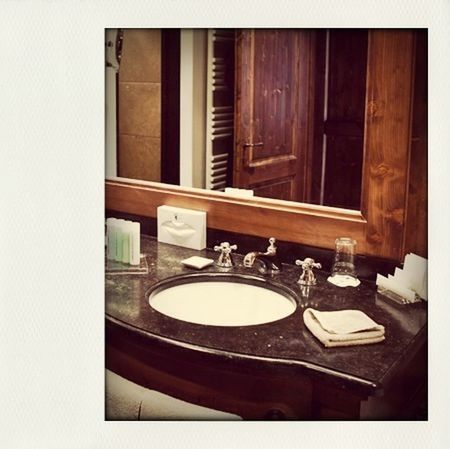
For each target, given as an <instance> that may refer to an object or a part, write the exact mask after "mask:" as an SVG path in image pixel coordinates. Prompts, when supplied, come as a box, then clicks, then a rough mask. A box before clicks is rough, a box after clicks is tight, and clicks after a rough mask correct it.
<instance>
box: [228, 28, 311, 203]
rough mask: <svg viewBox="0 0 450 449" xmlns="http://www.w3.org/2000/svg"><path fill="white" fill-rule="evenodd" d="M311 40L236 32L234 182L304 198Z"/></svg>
mask: <svg viewBox="0 0 450 449" xmlns="http://www.w3.org/2000/svg"><path fill="white" fill-rule="evenodd" d="M310 39H311V33H310V32H309V31H299V30H241V31H240V32H239V34H238V38H237V46H236V119H235V123H236V151H235V161H234V167H235V169H234V182H233V185H235V186H237V187H241V188H250V189H254V190H255V193H256V194H257V195H259V196H270V197H272V198H280V199H288V200H293V201H303V200H304V193H305V182H306V168H305V164H306V160H307V153H308V144H309V140H308V126H309V121H308V117H309V114H308V111H309V107H310V102H309V97H310V61H311V58H310V54H311V51H310V48H311V44H310ZM281 180H282V181H281ZM269 186H277V187H276V188H275V187H269ZM274 195H275V196H274Z"/></svg>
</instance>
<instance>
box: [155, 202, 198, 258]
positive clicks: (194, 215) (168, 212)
mask: <svg viewBox="0 0 450 449" xmlns="http://www.w3.org/2000/svg"><path fill="white" fill-rule="evenodd" d="M157 215H158V242H162V243H169V244H171V245H177V246H182V247H184V248H191V249H197V250H201V249H205V248H206V212H204V211H199V210H192V209H183V208H180V207H173V206H159V207H158V209H157Z"/></svg>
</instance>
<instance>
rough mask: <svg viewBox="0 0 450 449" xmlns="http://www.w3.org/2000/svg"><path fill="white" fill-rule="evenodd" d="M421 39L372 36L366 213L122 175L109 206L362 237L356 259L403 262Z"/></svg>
mask: <svg viewBox="0 0 450 449" xmlns="http://www.w3.org/2000/svg"><path fill="white" fill-rule="evenodd" d="M387 39H389V45H386V44H387ZM415 40H416V39H415V33H414V31H412V30H370V31H369V47H368V63H367V64H368V65H367V67H368V69H367V89H366V108H365V109H366V110H365V133H364V134H365V136H364V165H363V185H362V195H361V211H350V210H345V209H337V208H331V207H325V206H318V205H310V204H299V203H293V202H288V201H279V200H271V199H265V198H254V199H241V198H233V197H230V196H228V195H225V194H224V193H221V192H213V191H207V190H202V189H195V188H184V187H178V186H172V185H165V184H159V183H153V182H146V181H135V180H131V179H123V178H110V179H107V180H106V187H105V188H106V208H107V209H110V210H115V211H120V212H125V213H131V214H136V215H141V216H148V217H156V208H157V207H158V206H160V205H163V204H167V205H171V206H177V207H184V208H192V209H198V210H204V211H206V212H207V213H208V215H207V223H208V227H210V228H215V229H221V230H226V231H230V232H236V233H241V234H247V235H254V236H260V237H270V236H274V237H276V238H277V239H279V240H284V241H291V242H296V243H300V244H306V245H310V246H316V247H320V248H329V249H333V248H334V241H335V239H336V238H337V237H341V236H348V237H352V238H354V239H356V240H357V242H358V246H357V253H358V254H364V255H369V256H377V257H382V258H386V259H394V260H401V259H402V258H403V255H404V253H405V239H406V232H407V228H408V227H407V226H406V220H407V209H408V204H409V194H410V192H409V187H408V183H409V173H410V153H411V151H410V148H411V123H412V109H413V88H414V63H415V61H414V55H415Z"/></svg>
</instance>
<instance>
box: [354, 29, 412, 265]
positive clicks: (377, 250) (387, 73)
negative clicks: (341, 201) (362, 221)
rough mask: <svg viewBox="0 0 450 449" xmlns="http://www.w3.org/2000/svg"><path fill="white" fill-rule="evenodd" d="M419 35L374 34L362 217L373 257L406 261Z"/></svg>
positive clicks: (370, 51)
mask: <svg viewBox="0 0 450 449" xmlns="http://www.w3.org/2000/svg"><path fill="white" fill-rule="evenodd" d="M413 42H414V34H413V32H412V31H408V30H376V31H371V32H370V33H369V54H368V70H367V71H368V74H367V77H368V79H367V103H366V123H365V129H366V133H365V160H364V168H363V180H364V181H363V182H364V184H363V194H362V213H363V215H364V217H366V219H367V222H368V229H367V237H366V238H367V246H368V251H369V252H370V253H371V254H373V255H375V256H381V257H387V258H390V259H397V260H401V259H402V255H403V254H402V253H403V231H404V226H405V214H406V194H407V191H406V186H407V183H408V172H409V150H410V121H411V106H412V100H411V98H412V87H413V70H412V68H413V50H414V45H413Z"/></svg>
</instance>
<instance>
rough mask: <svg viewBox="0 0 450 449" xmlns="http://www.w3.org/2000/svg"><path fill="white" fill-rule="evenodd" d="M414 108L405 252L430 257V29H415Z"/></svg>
mask: <svg viewBox="0 0 450 449" xmlns="http://www.w3.org/2000/svg"><path fill="white" fill-rule="evenodd" d="M415 34H416V52H415V73H414V108H413V117H412V121H413V122H412V139H411V170H410V174H409V183H408V205H407V206H408V207H407V215H406V225H405V244H404V246H405V248H404V253H408V252H414V253H416V254H418V255H420V256H422V257H428V242H427V237H428V227H427V214H428V197H427V186H428V177H427V174H428V161H427V156H428V136H427V131H428V110H427V102H428V89H427V87H428V80H427V67H428V60H427V31H426V30H418V31H416V33H415Z"/></svg>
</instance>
